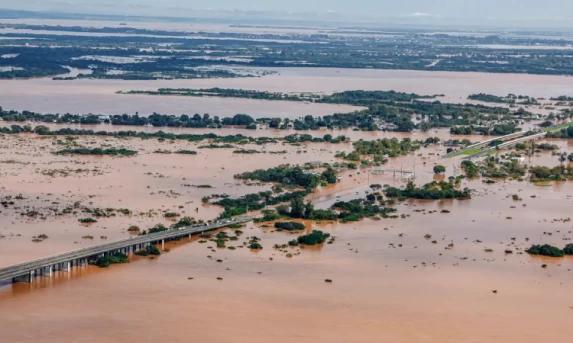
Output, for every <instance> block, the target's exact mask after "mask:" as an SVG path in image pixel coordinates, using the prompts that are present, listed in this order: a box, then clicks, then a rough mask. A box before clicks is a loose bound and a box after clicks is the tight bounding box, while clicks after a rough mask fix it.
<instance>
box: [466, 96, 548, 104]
mask: <svg viewBox="0 0 573 343" xmlns="http://www.w3.org/2000/svg"><path fill="white" fill-rule="evenodd" d="M468 99H470V100H478V101H483V102H495V103H501V104H515V103H517V104H523V105H534V104H538V102H537V100H536V99H535V98H532V97H529V96H527V95H515V94H508V95H507V96H504V97H502V96H497V95H492V94H485V93H479V94H471V95H470V96H468Z"/></svg>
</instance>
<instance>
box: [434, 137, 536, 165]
mask: <svg viewBox="0 0 573 343" xmlns="http://www.w3.org/2000/svg"><path fill="white" fill-rule="evenodd" d="M526 133H527V132H525V131H520V132H515V133H511V134H509V135H505V136H496V137H494V138H491V139H488V140H486V141H483V142H479V143H476V144H472V145H469V146H467V147H465V148H463V149H461V150H457V151H452V152H450V153H449V154H446V155H444V156H442V158H447V157H452V156H455V155H458V154H462V153H464V152H466V151H468V150H471V149H476V148H481V147H484V146H487V145H488V144H489V143H491V142H493V141H496V140H502V141H504V140H508V139H513V138H518V137H522V136H525V134H526Z"/></svg>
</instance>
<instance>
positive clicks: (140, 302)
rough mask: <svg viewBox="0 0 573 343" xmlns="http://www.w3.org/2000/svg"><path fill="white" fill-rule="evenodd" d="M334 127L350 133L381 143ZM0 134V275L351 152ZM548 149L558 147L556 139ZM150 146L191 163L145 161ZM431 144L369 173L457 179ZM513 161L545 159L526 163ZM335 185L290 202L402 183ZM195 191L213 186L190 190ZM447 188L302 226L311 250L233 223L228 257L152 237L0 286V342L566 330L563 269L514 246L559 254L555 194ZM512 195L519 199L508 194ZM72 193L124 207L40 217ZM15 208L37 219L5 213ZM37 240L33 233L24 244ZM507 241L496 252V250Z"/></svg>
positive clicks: (512, 187) (503, 334) (322, 338)
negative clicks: (98, 151) (321, 239)
mask: <svg viewBox="0 0 573 343" xmlns="http://www.w3.org/2000/svg"><path fill="white" fill-rule="evenodd" d="M152 129H155V128H152ZM175 130H177V129H175ZM189 131H193V132H199V131H201V130H189ZM245 131H249V130H231V129H229V130H224V132H225V133H226V134H231V133H244V134H247V133H245ZM249 132H250V133H251V134H254V135H255V134H256V135H261V132H262V133H263V135H267V136H272V135H282V134H283V133H284V132H283V131H270V130H261V131H254V132H253V131H249ZM346 133H347V134H349V135H354V136H353V140H356V139H359V138H367V139H373V138H375V137H377V138H381V137H384V136H386V137H390V136H399V135H397V134H389V133H382V132H377V133H360V132H352V131H349V132H346ZM431 134H432V133H428V134H427V135H431ZM438 134H439V133H438ZM418 135H419V136H417V137H418V138H422V136H421V135H422V134H421V133H420V134H418ZM440 136H441V137H442V138H446V137H445V136H444V135H442V134H440ZM0 139H1V141H0V144H1V148H2V154H1V155H0V180H1V182H0V192H1V194H2V196H6V195H11V196H12V197H13V198H12V199H16V198H17V200H14V202H15V203H16V204H15V205H14V206H9V207H8V208H3V209H2V210H1V211H2V212H0V235H1V236H0V237H2V238H0V251H1V252H2V253H1V256H2V259H1V260H0V266H5V265H9V264H12V263H17V262H22V261H26V260H29V259H32V258H35V257H41V256H46V255H49V254H53V253H58V252H61V251H66V250H71V249H75V248H79V247H84V246H87V245H90V244H97V243H100V242H102V241H104V239H102V238H101V236H105V237H107V240H114V239H119V238H125V237H128V236H129V233H128V232H127V231H126V229H127V228H128V227H129V226H130V225H138V226H140V227H141V228H148V227H150V226H152V225H154V224H157V223H163V224H165V225H168V224H169V223H170V222H169V221H168V220H166V219H164V218H163V213H165V212H166V211H169V212H178V213H181V214H182V215H190V216H193V217H195V218H201V219H205V220H206V219H211V218H214V217H215V216H217V214H218V213H219V212H220V211H221V208H219V207H216V206H211V205H204V204H202V203H201V198H202V197H203V196H207V195H211V194H213V193H227V194H230V195H232V196H238V195H242V194H247V193H253V192H258V191H261V190H268V189H270V185H258V184H253V185H250V186H249V185H246V184H244V183H243V182H240V181H238V180H235V179H234V178H233V175H235V174H237V173H241V172H244V171H251V170H254V169H257V168H269V167H273V166H277V165H279V164H281V163H304V162H310V161H322V162H331V163H332V162H334V161H336V159H335V158H334V154H335V153H337V152H339V151H345V152H349V151H351V150H352V145H351V144H349V143H343V144H329V143H311V144H306V145H302V146H292V145H286V144H283V143H276V144H268V145H264V146H257V145H246V146H241V148H244V149H256V150H261V151H262V150H264V151H282V150H286V151H287V152H288V153H287V154H276V155H275V154H268V153H267V154H256V155H239V154H233V153H232V151H233V150H234V149H199V146H202V145H204V144H205V142H200V143H191V142H186V141H175V142H173V143H170V142H169V141H166V142H158V141H157V140H140V139H117V138H98V137H80V138H78V139H77V140H76V143H77V144H80V145H84V146H89V147H97V146H113V147H125V148H129V149H133V150H137V151H138V155H137V156H136V157H126V158H113V157H90V156H83V157H82V156H57V155H53V154H51V153H52V152H54V151H56V150H58V149H61V148H62V145H61V144H60V143H58V142H57V138H52V137H47V138H46V137H38V136H36V135H4V136H1V137H0ZM59 139H63V137H59ZM476 139H479V137H474V140H476ZM552 144H558V145H559V146H560V147H561V149H562V151H571V150H573V149H572V145H571V144H570V143H568V142H567V141H563V140H560V141H554V142H552ZM158 149H161V150H170V151H176V150H179V149H190V150H196V151H198V154H197V155H175V154H158V153H155V151H156V150H158ZM444 149H445V148H444V147H442V146H436V147H428V148H423V149H421V150H420V151H417V152H416V153H414V154H412V155H409V156H403V157H399V158H396V159H391V160H390V161H389V163H388V164H386V165H385V166H384V168H387V169H394V168H396V169H400V168H403V169H404V170H412V171H415V173H416V175H417V180H416V182H417V183H419V184H423V183H427V182H430V181H431V180H433V179H434V178H435V176H434V175H433V173H432V171H431V170H432V167H433V165H434V163H435V162H438V163H443V164H444V165H446V167H447V173H446V177H447V176H455V175H459V174H460V173H461V171H460V170H459V168H457V166H459V161H455V160H440V159H439V157H437V154H444ZM527 163H530V164H532V165H536V164H547V165H557V164H558V161H557V158H556V157H555V156H551V155H550V154H549V153H543V154H539V155H536V156H534V157H532V158H531V160H529V161H527ZM341 176H342V180H341V182H339V183H338V184H337V185H334V186H328V187H319V188H318V190H317V191H316V192H315V193H314V194H312V195H310V196H309V197H308V199H309V200H312V201H313V203H315V205H316V207H317V208H326V207H329V206H330V205H331V204H332V203H334V202H335V201H337V200H351V199H356V198H363V197H364V196H365V195H366V192H367V191H369V185H370V184H374V183H378V184H390V185H404V184H405V181H404V180H402V179H401V178H400V177H399V176H396V175H394V174H393V173H392V172H386V173H380V172H375V170H374V169H372V168H371V169H368V168H366V169H360V170H346V171H343V172H342V174H341ZM205 184H208V185H211V186H212V187H213V188H211V189H203V188H195V187H192V185H205ZM462 187H470V188H472V189H475V190H476V192H475V195H474V196H473V198H472V199H471V200H465V201H457V200H444V201H406V202H403V203H400V204H399V205H397V207H396V208H397V209H398V214H400V215H402V214H403V215H405V218H399V219H382V220H380V221H374V220H364V221H362V222H358V223H348V224H342V223H338V224H329V223H307V228H308V230H311V229H321V230H324V231H326V232H329V233H331V234H332V235H334V236H335V237H336V241H335V242H334V243H333V244H325V245H324V246H323V247H320V248H306V249H301V248H287V249H281V250H276V249H273V245H275V244H284V243H286V242H287V241H289V240H291V239H293V237H296V236H293V235H292V234H288V233H284V232H274V230H273V229H271V228H265V227H262V226H261V225H256V224H252V223H251V224H248V226H247V227H245V228H243V229H242V230H243V231H244V234H243V235H242V236H240V238H239V240H238V241H237V242H236V244H233V242H228V245H236V246H237V249H236V250H230V249H217V248H214V244H213V243H211V242H210V243H206V244H200V243H199V242H198V241H197V238H194V240H193V241H192V242H187V241H180V242H172V243H170V244H169V245H168V248H169V249H170V252H168V253H164V254H162V255H161V256H159V257H158V258H155V259H148V258H133V259H132V261H131V263H129V264H127V265H114V266H112V267H110V268H107V269H99V268H97V267H93V266H89V267H82V268H76V269H75V270H74V271H73V272H72V273H64V272H57V273H56V275H55V277H53V278H46V277H40V278H38V280H39V281H38V282H37V283H34V284H25V283H17V284H6V285H4V286H0V316H1V317H2V319H3V320H2V321H1V322H0V331H1V332H2V338H3V339H5V340H6V341H7V342H8V341H9V342H38V338H39V337H41V341H42V342H48V343H51V342H62V341H63V342H70V341H81V342H124V341H142V342H156V341H160V340H161V341H169V342H188V341H189V340H190V339H193V340H198V341H203V342H231V341H240V342H269V341H272V342H291V341H293V340H297V341H301V342H380V341H390V342H432V343H433V342H485V341H488V342H502V341H503V342H519V343H522V342H539V341H540V340H552V341H556V342H562V341H565V340H566V339H567V337H569V336H570V334H571V327H570V322H571V315H572V313H573V312H572V311H573V297H572V296H571V295H570V293H571V292H570V289H569V288H570V287H569V286H568V285H570V284H571V282H573V272H572V271H571V265H572V264H573V259H571V258H563V259H548V258H537V257H532V256H530V255H528V254H525V253H523V251H524V249H525V248H527V247H529V245H530V244H532V243H550V244H554V245H557V246H563V245H565V244H566V243H567V241H568V240H570V239H571V238H573V234H572V230H573V225H572V224H571V222H570V221H568V220H567V219H568V217H569V214H570V212H571V211H570V209H571V206H572V201H573V199H572V198H571V194H573V184H569V183H554V184H550V185H548V186H536V185H533V184H530V183H528V182H518V181H500V182H498V183H497V184H493V185H486V184H484V183H482V180H480V179H476V180H464V181H462ZM512 194H518V195H519V197H520V198H521V199H522V200H520V201H515V200H512V197H511V195H512ZM532 196H535V197H532ZM78 201H79V202H80V203H81V205H82V206H87V207H91V208H95V207H100V208H115V209H117V208H127V209H130V210H131V211H132V215H123V214H117V216H114V217H109V218H101V219H98V222H97V223H94V224H90V225H89V226H86V225H82V224H80V223H79V222H78V219H79V218H82V217H84V216H86V214H83V213H81V212H78V213H75V214H74V213H72V214H65V215H62V216H55V215H53V214H50V211H52V212H53V209H54V208H56V209H59V210H61V209H62V208H64V207H65V206H70V205H72V206H73V204H74V203H75V202H78ZM30 210H35V211H37V212H39V213H41V214H42V215H44V216H45V219H44V220H42V219H41V218H39V217H38V216H32V217H30V216H27V215H25V216H22V215H21V213H23V212H28V211H30ZM442 210H449V211H450V213H441V211H442ZM197 211H198V212H197ZM230 232H232V230H231V231H230ZM42 233H43V234H46V235H48V237H49V238H47V239H45V240H44V241H42V242H39V243H38V242H32V237H34V236H37V235H39V234H42ZM427 234H429V235H431V239H428V238H425V237H424V236H425V235H427ZM85 236H93V239H85V238H82V237H85ZM249 236H257V237H260V238H261V244H262V245H263V247H264V249H263V250H261V251H259V252H252V251H249V250H248V249H247V248H240V247H242V246H243V242H244V241H246V240H247V237H249ZM433 240H435V241H436V243H432V242H431V241H433ZM486 249H492V251H491V252H486V251H485V250H486ZM508 249H509V250H512V253H511V254H506V253H505V252H504V251H505V250H508ZM282 250H285V251H282ZM287 253H291V254H292V255H293V256H292V257H287ZM217 260H220V261H221V262H217ZM543 264H546V265H547V267H546V268H542V267H541V266H542V265H543ZM217 278H222V280H218V279H217ZM325 279H330V280H332V283H326V282H325Z"/></svg>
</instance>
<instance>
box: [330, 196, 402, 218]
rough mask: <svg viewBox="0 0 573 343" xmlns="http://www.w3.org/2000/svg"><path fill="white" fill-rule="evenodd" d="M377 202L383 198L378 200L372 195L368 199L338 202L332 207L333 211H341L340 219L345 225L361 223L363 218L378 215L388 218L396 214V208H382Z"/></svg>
mask: <svg viewBox="0 0 573 343" xmlns="http://www.w3.org/2000/svg"><path fill="white" fill-rule="evenodd" d="M376 200H382V198H381V197H378V199H377V198H376V196H375V195H373V194H371V195H369V196H368V197H367V199H354V200H350V201H337V202H336V203H334V205H332V209H334V210H337V211H339V212H340V213H339V215H338V218H339V219H341V220H342V222H343V223H346V222H353V221H359V220H361V219H363V218H372V217H375V216H377V215H380V216H382V217H383V218H387V217H388V216H389V213H394V212H396V209H395V208H391V207H382V206H379V205H377V204H376V203H375V201H376Z"/></svg>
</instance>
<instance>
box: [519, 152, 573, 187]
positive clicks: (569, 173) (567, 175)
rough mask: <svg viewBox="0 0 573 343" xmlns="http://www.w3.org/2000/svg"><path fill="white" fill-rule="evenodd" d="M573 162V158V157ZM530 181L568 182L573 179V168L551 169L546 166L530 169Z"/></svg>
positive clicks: (560, 167)
mask: <svg viewBox="0 0 573 343" xmlns="http://www.w3.org/2000/svg"><path fill="white" fill-rule="evenodd" d="M571 159H572V160H573V156H571ZM529 174H530V181H531V182H539V181H566V180H572V179H573V167H571V166H569V165H567V166H563V165H560V166H555V167H553V168H549V167H546V166H536V167H531V168H529Z"/></svg>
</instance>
